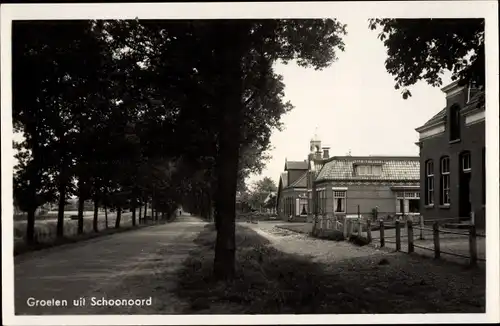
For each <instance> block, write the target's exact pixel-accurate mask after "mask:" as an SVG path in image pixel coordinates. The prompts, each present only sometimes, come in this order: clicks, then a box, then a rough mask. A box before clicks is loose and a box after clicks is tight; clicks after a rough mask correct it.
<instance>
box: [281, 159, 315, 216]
mask: <svg viewBox="0 0 500 326" xmlns="http://www.w3.org/2000/svg"><path fill="white" fill-rule="evenodd" d="M306 178H307V161H306V160H304V161H285V172H283V173H281V175H280V181H279V185H278V193H277V200H276V203H277V213H278V218H280V219H283V220H286V219H288V218H290V216H292V217H293V218H294V219H299V220H300V219H302V220H306V218H307V213H308V212H309V209H308V202H307V179H306Z"/></svg>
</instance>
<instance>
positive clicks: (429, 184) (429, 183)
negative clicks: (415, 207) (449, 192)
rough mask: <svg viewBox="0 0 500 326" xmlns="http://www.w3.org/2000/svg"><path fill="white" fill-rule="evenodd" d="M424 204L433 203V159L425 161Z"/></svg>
mask: <svg viewBox="0 0 500 326" xmlns="http://www.w3.org/2000/svg"><path fill="white" fill-rule="evenodd" d="M425 178H426V179H425V191H426V196H427V197H426V203H425V204H426V205H434V161H432V160H429V161H427V162H426V163H425Z"/></svg>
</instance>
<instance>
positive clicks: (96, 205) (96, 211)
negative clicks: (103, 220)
mask: <svg viewBox="0 0 500 326" xmlns="http://www.w3.org/2000/svg"><path fill="white" fill-rule="evenodd" d="M98 221H99V199H98V196H97V195H95V196H94V220H93V221H92V227H93V229H94V232H99V226H98Z"/></svg>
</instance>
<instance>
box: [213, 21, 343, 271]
mask: <svg viewBox="0 0 500 326" xmlns="http://www.w3.org/2000/svg"><path fill="white" fill-rule="evenodd" d="M212 31H213V32H212V36H211V38H212V40H213V41H214V47H215V49H214V53H215V57H216V59H215V62H216V67H217V68H216V75H217V76H219V77H220V85H218V86H219V88H217V89H219V92H218V93H220V94H225V96H221V101H220V105H219V111H218V112H217V114H216V117H217V119H218V121H219V123H220V124H219V126H218V128H219V129H218V132H219V133H218V142H217V145H218V156H217V169H216V176H217V190H216V196H215V198H216V201H215V208H216V213H215V214H216V215H215V219H216V228H217V240H216V247H215V259H214V275H215V277H216V278H220V279H226V278H232V277H233V276H234V273H235V269H234V268H235V266H234V263H235V261H234V259H235V234H234V232H235V200H236V187H237V179H238V164H239V162H238V161H239V159H238V158H239V150H240V145H239V144H240V142H241V141H242V136H243V135H242V132H241V127H242V126H244V125H245V110H246V107H245V103H246V102H247V101H248V100H249V99H250V100H251V99H252V95H254V94H262V93H265V92H266V88H265V84H264V83H263V81H266V78H263V77H262V76H261V78H258V80H259V81H260V82H258V83H257V84H256V85H255V86H256V87H254V89H253V92H250V94H251V95H250V96H249V97H248V96H245V95H246V94H245V87H244V86H243V85H244V70H243V67H244V62H245V61H246V60H248V59H249V57H253V58H255V59H254V60H255V62H256V63H258V64H257V67H259V69H254V70H255V71H258V72H262V75H263V76H265V75H267V74H270V73H271V71H272V64H273V62H275V61H276V60H279V59H280V60H283V61H285V62H288V61H290V60H296V61H297V63H298V64H299V65H301V66H305V67H307V66H313V67H314V68H316V69H322V68H325V67H327V66H329V65H330V64H331V63H332V62H333V61H334V60H335V58H336V56H335V49H341V50H342V49H343V43H342V40H341V38H340V35H342V34H343V33H345V28H344V26H343V25H341V24H339V23H338V22H336V21H335V20H330V19H326V20H263V21H262V20H259V21H246V20H245V21H231V22H228V21H217V22H214V23H213V26H212ZM221 33H225V37H224V38H220V35H222V34H221ZM216 87H217V86H216Z"/></svg>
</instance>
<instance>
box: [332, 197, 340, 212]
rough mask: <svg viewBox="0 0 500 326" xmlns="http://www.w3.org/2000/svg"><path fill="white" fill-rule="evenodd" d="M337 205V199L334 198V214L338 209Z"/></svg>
mask: <svg viewBox="0 0 500 326" xmlns="http://www.w3.org/2000/svg"><path fill="white" fill-rule="evenodd" d="M338 204H339V203H338V200H337V198H335V197H334V198H333V211H334V212H336V211H337V209H338Z"/></svg>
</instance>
